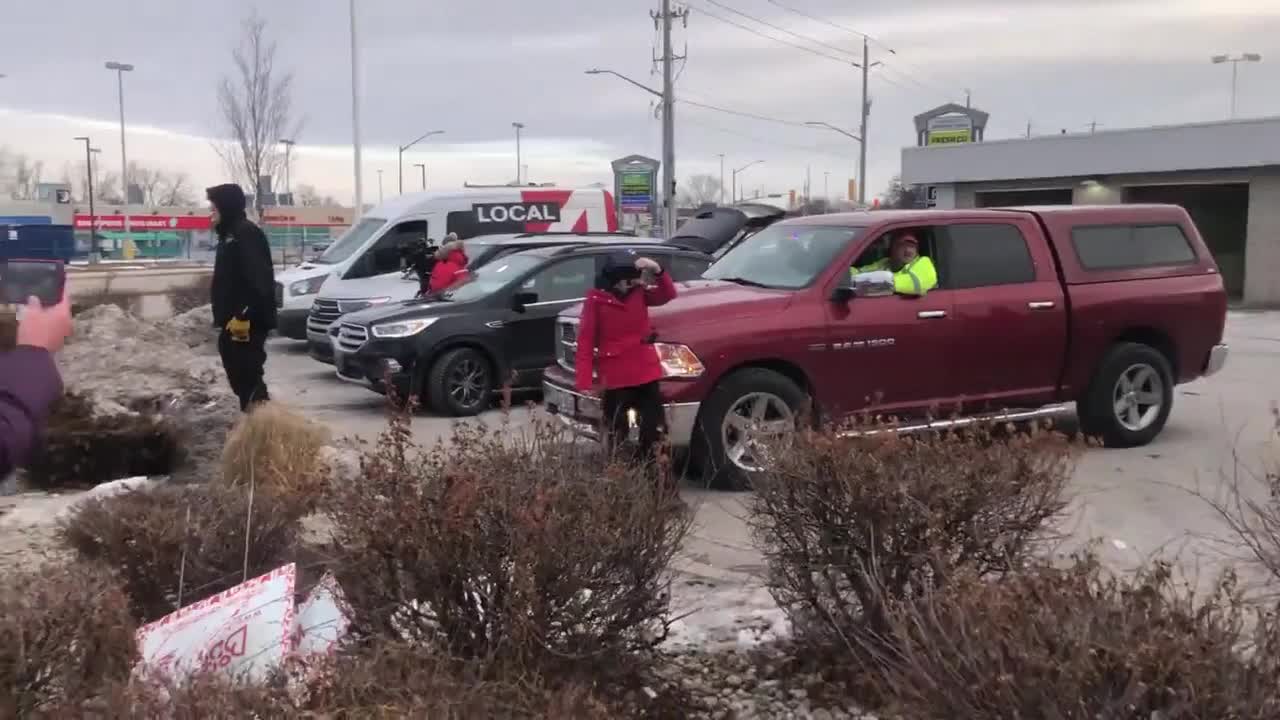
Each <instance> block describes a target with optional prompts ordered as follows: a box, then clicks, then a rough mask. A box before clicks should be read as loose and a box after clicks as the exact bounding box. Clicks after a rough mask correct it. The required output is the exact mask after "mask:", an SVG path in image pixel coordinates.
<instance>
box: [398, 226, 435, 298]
mask: <svg viewBox="0 0 1280 720" xmlns="http://www.w3.org/2000/svg"><path fill="white" fill-rule="evenodd" d="M438 249H439V246H438V245H437V244H436V243H435V241H433V240H431V239H430V238H426V237H415V238H411V239H408V240H405V241H403V242H401V243H400V264H401V266H402V267H403V268H404V277H409V276H410V274H413V275H416V276H417V278H418V286H419V288H423V289H425V288H426V287H427V285H428V284H429V283H430V281H431V269H432V268H434V267H435V265H436V250H438Z"/></svg>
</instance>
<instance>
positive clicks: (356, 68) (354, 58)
mask: <svg viewBox="0 0 1280 720" xmlns="http://www.w3.org/2000/svg"><path fill="white" fill-rule="evenodd" d="M348 4H349V5H350V8H351V138H352V145H353V146H354V149H355V181H356V212H355V219H356V220H359V219H360V216H361V215H363V214H364V180H363V178H361V163H360V52H359V51H360V46H359V44H358V42H357V40H356V38H357V36H356V0H350V2H349V3H348Z"/></svg>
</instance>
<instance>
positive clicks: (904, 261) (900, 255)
mask: <svg viewBox="0 0 1280 720" xmlns="http://www.w3.org/2000/svg"><path fill="white" fill-rule="evenodd" d="M879 270H888V271H889V272H892V273H893V291H894V292H895V293H898V294H899V295H915V296H923V295H924V294H925V293H927V292H929V291H930V290H932V289H934V288H935V287H937V286H938V271H937V269H936V268H934V266H933V261H932V260H930V259H929V258H928V257H925V256H923V255H921V254H920V241H919V240H917V239H916V236H915V235H912V234H911V233H900V234H898V235H895V236H894V237H893V240H892V241H890V243H889V257H886V258H884V259H881V260H877V261H876V262H873V263H871V264H870V265H864V266H862V267H859V268H853V270H852V273H853V274H854V275H860V274H862V273H868V272H876V271H879Z"/></svg>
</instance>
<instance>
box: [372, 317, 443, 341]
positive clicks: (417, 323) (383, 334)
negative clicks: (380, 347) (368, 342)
mask: <svg viewBox="0 0 1280 720" xmlns="http://www.w3.org/2000/svg"><path fill="white" fill-rule="evenodd" d="M439 319H440V318H418V319H416V320H401V321H399V322H389V323H381V324H378V325H374V326H373V336H374V337H376V338H406V337H409V336H411V335H417V334H418V333H420V332H422V331H423V330H426V329H427V328H428V327H430V326H431V323H434V322H435V321H436V320H439Z"/></svg>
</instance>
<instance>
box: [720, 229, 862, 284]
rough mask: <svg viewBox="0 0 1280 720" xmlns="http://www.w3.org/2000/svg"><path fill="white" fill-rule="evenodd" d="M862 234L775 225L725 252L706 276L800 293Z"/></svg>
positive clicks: (843, 230) (854, 230)
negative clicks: (799, 290)
mask: <svg viewBox="0 0 1280 720" xmlns="http://www.w3.org/2000/svg"><path fill="white" fill-rule="evenodd" d="M861 232H862V228H860V227H834V226H831V225H773V226H770V227H767V228H765V229H764V230H761V231H760V232H758V233H756V234H755V235H752V236H751V237H749V238H747V239H746V240H743V241H742V243H741V244H739V245H737V246H735V247H734V248H733V249H732V250H730V251H729V252H727V253H725V255H724V257H722V258H720V259H719V260H717V261H716V262H715V264H714V265H712V266H711V267H710V268H709V269H708V270H707V271H706V272H705V273H703V275H702V277H704V278H706V279H707V280H724V281H727V282H736V283H740V284H742V285H751V286H754V287H766V288H777V289H787V290H798V289H800V288H802V287H807V286H808V285H809V284H811V283H812V282H813V281H814V279H815V278H816V277H818V273H820V272H822V271H823V270H825V269H827V267H828V266H830V265H831V261H832V260H834V259H835V257H836V255H839V254H840V251H842V250H844V249H845V248H847V247H848V246H849V243H850V242H852V241H853V240H854V239H855V238H857V237H858V235H859V234H860V233H861Z"/></svg>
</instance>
